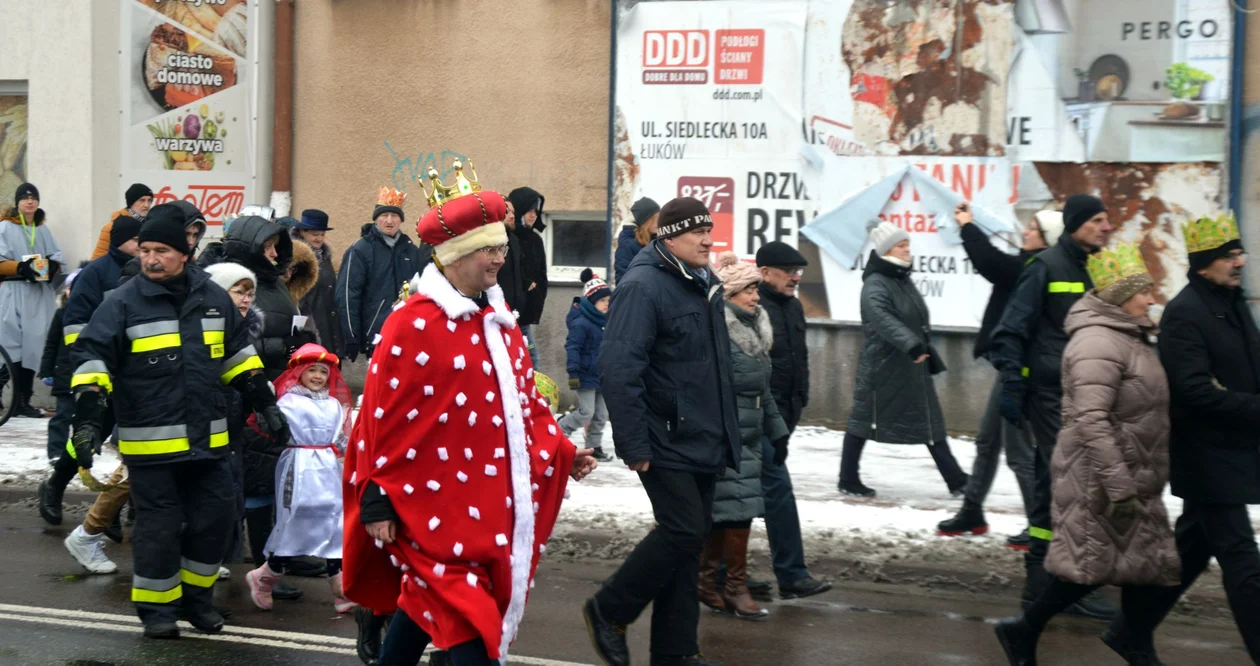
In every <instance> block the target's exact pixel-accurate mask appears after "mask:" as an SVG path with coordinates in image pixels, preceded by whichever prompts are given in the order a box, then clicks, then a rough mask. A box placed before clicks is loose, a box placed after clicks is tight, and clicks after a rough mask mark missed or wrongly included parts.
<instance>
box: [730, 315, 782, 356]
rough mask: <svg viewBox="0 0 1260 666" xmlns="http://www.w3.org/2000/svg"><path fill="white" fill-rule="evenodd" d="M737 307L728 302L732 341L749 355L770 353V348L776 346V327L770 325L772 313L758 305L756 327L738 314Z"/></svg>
mask: <svg viewBox="0 0 1260 666" xmlns="http://www.w3.org/2000/svg"><path fill="white" fill-rule="evenodd" d="M737 307H739V306H737V305H732V304H731V303H730V302H727V304H726V330H727V331H728V332H729V333H730V336H731V342H733V343H735V345H736V346H738V347H739V348H740V349H741V350H743V352H744V353H745V354H748V355H749V356H765V355H767V354H769V353H770V348H771V347H773V346H774V328H773V327H772V326H771V325H770V315H769V314H767V313H766V309H765V308H763V307H761V306H760V305H758V306H757V313H756V318H757V321H756V324H757V325H756V328H755V329H754V328H753V327H752V326H749V325H748V324H746V323H744V320H743V319H742V318H741V317H740V316H739V315H738V314H736V312H735V309H736V308H737Z"/></svg>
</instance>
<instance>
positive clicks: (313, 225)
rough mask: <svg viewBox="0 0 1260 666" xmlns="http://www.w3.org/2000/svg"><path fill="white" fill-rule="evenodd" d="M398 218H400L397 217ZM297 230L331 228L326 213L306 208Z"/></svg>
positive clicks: (323, 229)
mask: <svg viewBox="0 0 1260 666" xmlns="http://www.w3.org/2000/svg"><path fill="white" fill-rule="evenodd" d="M399 217H402V216H401V215H399ZM297 228H298V229H305V230H306V231H332V227H330V226H328V213H325V212H324V211H322V210H320V209H318V208H307V209H306V210H304V211H302V221H301V222H298V224H297Z"/></svg>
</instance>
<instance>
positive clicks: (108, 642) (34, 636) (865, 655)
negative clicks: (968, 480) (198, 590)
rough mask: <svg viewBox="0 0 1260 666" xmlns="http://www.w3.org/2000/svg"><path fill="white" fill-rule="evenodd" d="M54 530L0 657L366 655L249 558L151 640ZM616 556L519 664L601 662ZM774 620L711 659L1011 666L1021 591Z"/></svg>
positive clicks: (536, 630) (818, 604) (32, 555)
mask: <svg viewBox="0 0 1260 666" xmlns="http://www.w3.org/2000/svg"><path fill="white" fill-rule="evenodd" d="M74 524H75V523H74V521H73V519H68V520H67V524H66V525H63V526H61V527H46V526H45V525H44V524H43V522H42V521H40V520H39V518H38V516H34V515H28V512H26V511H17V510H7V511H0V552H2V553H3V555H2V556H0V562H2V563H3V566H2V567H0V665H11V664H13V665H18V664H20V665H27V664H31V665H36V664H39V665H42V664H49V665H52V664H59V665H66V666H70V665H73V666H124V665H126V666H133V665H134V666H141V665H144V666H149V665H153V666H166V665H172V666H174V665H180V666H183V665H201V664H205V665H207V666H210V665H219V664H222V665H225V666H227V665H231V666H263V665H269V664H293V665H297V664H312V665H315V664H318V665H323V664H342V665H353V664H357V663H359V662H358V660H357V658H356V657H355V656H354V644H353V637H354V632H355V627H354V622H353V620H352V619H351V616H348V615H347V616H338V615H336V614H335V613H333V612H332V607H331V598H330V595H329V593H328V588H327V584H326V582H325V581H324V580H322V579H308V578H294V579H293V580H294V582H295V583H296V584H297V585H298V586H299V587H301V588H303V589H304V590H305V591H306V598H305V599H303V600H301V601H297V602H281V601H277V602H276V609H275V610H274V611H273V612H270V613H262V612H258V611H256V610H255V609H254V608H253V607H252V605H251V604H250V602H249V599H248V596H247V594H246V593H245V591H244V581H243V579H242V578H243V575H244V573H245V571H246V570H247V569H246V568H245V567H246V566H247V565H237V566H234V567H232V568H233V573H234V576H233V579H232V580H231V581H226V582H224V583H220V584H219V585H218V588H217V589H216V603H218V604H219V605H222V606H226V607H228V608H231V609H232V610H233V611H234V615H233V617H232V618H231V619H230V620H229V625H228V629H227V630H226V631H225V633H224V634H222V635H219V636H214V637H203V636H198V635H196V634H195V633H194V632H193V630H192V629H191V628H188V627H186V626H185V637H184V638H182V639H181V640H179V641H147V640H145V639H144V638H142V637H141V635H140V627H139V622H138V620H136V618H135V615H134V613H133V612H132V610H131V605H130V603H129V602H128V595H129V582H130V576H129V573H130V571H131V562H130V548H129V546H128V545H123V546H117V545H113V544H110V545H109V547H108V548H107V549H106V552H107V553H108V554H109V555H110V556H111V557H112V558H113V559H114V560H115V561H116V562H118V564H119V569H120V573H118V574H115V575H111V576H85V575H81V573H80V569H79V566H78V564H77V563H75V562H74V561H73V560H72V559H71V558H70V556H69V555H68V554H67V553H66V552H65V549H64V548H63V546H62V544H61V539H62V538H64V536H65V535H66V534H68V533H69V531H70V530H71V529H73V527H74ZM612 567H613V564H611V563H607V562H592V563H585V562H558V561H556V562H548V561H544V563H543V565H542V566H541V567H540V570H539V574H538V576H537V582H538V584H537V588H536V589H535V590H534V591H533V593H532V595H531V598H530V605H529V608H528V610H527V612H526V617H525V622H524V626H523V628H522V631H521V637H520V639H519V640H518V641H517V643H516V645H515V646H514V648H513V662H512V663H522V664H535V665H537V666H576V665H578V664H594V663H596V661H595V658H594V655H593V654H592V652H591V650H590V647H589V645H588V643H587V639H586V632H585V629H584V627H583V624H582V620H581V616H580V614H579V612H578V609H579V607H580V604H581V602H582V600H583V599H584V598H586V597H587V596H589V595H590V594H591V593H592V592H594V590H595V589H596V586H597V585H598V582H599V581H601V580H602V579H603V578H605V577H606V576H607V575H608V574H609V573H610V572H611V570H612ZM768 608H770V610H771V616H770V618H769V619H767V620H765V621H762V622H747V621H740V620H735V619H732V618H728V617H722V616H715V615H712V614H709V613H707V612H706V613H704V614H703V615H702V620H701V628H700V640H701V645H702V647H703V648H704V650H705V652H706V654H707V655H708V656H710V657H712V658H715V659H719V660H721V661H722V662H723V663H725V664H726V665H727V666H739V665H744V664H748V665H754V664H755V665H767V666H778V665H784V666H787V665H797V664H802V665H804V664H881V665H882V664H994V665H998V664H1003V663H1005V660H1004V658H1003V655H1002V652H1001V649H1000V648H999V647H998V645H997V642H996V640H995V639H994V638H993V629H992V626H991V623H992V621H993V620H994V619H996V618H999V617H1002V616H1004V615H1007V614H1009V613H1011V612H1012V610H1013V608H1014V600H1013V599H1010V598H1000V597H980V596H976V595H972V594H968V593H961V592H960V593H948V592H938V591H928V590H925V589H923V588H920V587H911V586H897V585H878V584H866V583H863V584H851V585H844V586H841V587H840V588H837V589H836V590H833V591H831V592H829V593H827V594H825V595H822V596H820V597H815V598H813V599H808V600H797V601H791V602H778V603H774V604H771V605H769V606H768ZM1101 629H1102V627H1101V625H1099V624H1097V623H1094V622H1089V621H1084V620H1075V619H1063V620H1056V622H1055V623H1054V624H1052V625H1051V628H1050V630H1048V631H1047V633H1046V634H1045V635H1044V636H1043V638H1042V641H1041V648H1040V655H1039V656H1040V659H1039V661H1040V663H1041V664H1043V665H1044V664H1120V663H1122V662H1121V661H1120V659H1119V658H1118V657H1117V656H1116V655H1115V654H1114V653H1112V652H1110V651H1109V650H1108V649H1107V648H1106V647H1105V646H1104V645H1103V644H1102V643H1101V642H1100V641H1098V639H1097V638H1096V637H1095V636H1096V634H1097V633H1098V632H1099V631H1101ZM630 639H631V650H632V653H633V655H635V657H636V661H635V663H636V664H637V663H644V664H645V663H647V657H648V643H647V622H646V617H645V618H644V620H643V621H641V622H640V623H639V624H638V625H636V626H634V627H632V628H631V630H630ZM1158 646H1159V650H1160V656H1161V658H1162V659H1163V661H1164V662H1166V663H1168V664H1211V665H1212V666H1229V665H1231V664H1246V663H1249V660H1248V659H1247V656H1246V653H1245V652H1243V650H1242V647H1241V640H1240V639H1239V637H1238V634H1237V631H1236V630H1235V628H1234V627H1233V625H1232V624H1224V623H1218V622H1197V623H1189V622H1185V621H1176V620H1174V621H1170V622H1168V623H1166V624H1165V625H1164V626H1163V627H1161V630H1160V633H1159V635H1158Z"/></svg>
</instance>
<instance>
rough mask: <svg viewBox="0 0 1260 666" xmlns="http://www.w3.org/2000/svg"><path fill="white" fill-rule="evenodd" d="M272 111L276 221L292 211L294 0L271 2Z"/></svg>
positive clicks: (273, 186)
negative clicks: (273, 20)
mask: <svg viewBox="0 0 1260 666" xmlns="http://www.w3.org/2000/svg"><path fill="white" fill-rule="evenodd" d="M275 3H276V36H275V40H276V41H275V45H276V55H275V82H274V85H273V86H272V91H273V93H274V95H275V98H274V103H275V109H274V112H273V113H272V122H273V124H272V130H271V146H272V148H271V149H272V156H271V207H272V208H273V209H275V211H276V217H285V216H287V215H289V214H290V212H291V210H292V208H293V194H292V189H293V10H294V0H275Z"/></svg>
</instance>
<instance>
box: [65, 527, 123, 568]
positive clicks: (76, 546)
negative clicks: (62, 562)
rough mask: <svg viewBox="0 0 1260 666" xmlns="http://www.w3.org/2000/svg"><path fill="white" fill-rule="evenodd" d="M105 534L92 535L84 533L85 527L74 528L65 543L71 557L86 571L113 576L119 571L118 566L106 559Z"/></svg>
mask: <svg viewBox="0 0 1260 666" xmlns="http://www.w3.org/2000/svg"><path fill="white" fill-rule="evenodd" d="M104 541H105V534H104V533H101V534H97V535H95V536H94V535H91V534H88V533H87V532H84V531H83V526H82V525H79V526H78V527H76V528H74V531H73V532H71V533H70V536H68V537H66V540H65V541H64V542H63V543H65V544H66V550H68V551H70V555H71V556H72V557H74V559H76V560H78V561H79V564H82V565H83V568H84V569H87V570H88V571H89V572H91V573H94V574H111V573H114V572H115V571H118V565H117V564H114V563H113V562H112V561H110V559H109V558H108V557H105V543H104Z"/></svg>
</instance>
